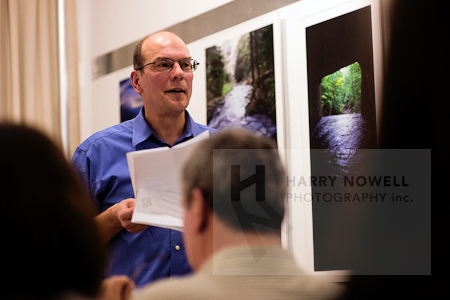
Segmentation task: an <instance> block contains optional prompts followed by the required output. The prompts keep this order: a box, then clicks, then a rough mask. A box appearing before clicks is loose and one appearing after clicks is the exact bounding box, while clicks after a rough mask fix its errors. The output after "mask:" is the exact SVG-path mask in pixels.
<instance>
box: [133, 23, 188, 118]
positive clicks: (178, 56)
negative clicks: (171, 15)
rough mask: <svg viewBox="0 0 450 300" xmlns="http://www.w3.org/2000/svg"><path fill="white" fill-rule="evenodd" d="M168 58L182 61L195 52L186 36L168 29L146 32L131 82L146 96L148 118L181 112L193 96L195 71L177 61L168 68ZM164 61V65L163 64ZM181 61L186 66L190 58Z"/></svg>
mask: <svg viewBox="0 0 450 300" xmlns="http://www.w3.org/2000/svg"><path fill="white" fill-rule="evenodd" d="M164 58H168V59H171V60H173V61H179V60H182V59H191V56H190V54H189V50H188V48H187V46H186V44H185V43H184V42H183V40H182V39H181V38H180V37H179V36H177V35H176V34H174V33H171V32H167V31H162V32H157V33H154V34H151V35H148V36H146V37H145V38H143V39H142V40H141V41H139V42H138V44H137V45H136V47H135V50H134V54H133V65H134V70H133V71H132V72H131V76H130V77H131V83H132V84H133V87H134V89H135V91H136V92H137V93H139V94H140V95H141V96H142V99H143V101H144V107H145V114H146V118H147V119H148V116H150V115H155V116H158V117H166V116H178V115H180V114H181V113H182V112H184V110H185V109H186V107H187V106H188V104H189V100H190V98H191V94H192V79H193V77H194V74H193V72H189V71H184V70H183V69H182V66H181V65H180V62H174V64H173V67H172V69H170V71H167V72H164V70H165V69H167V68H165V66H166V65H167V64H166V63H165V62H164V61H162V59H164ZM161 62H162V63H163V65H162V66H161V67H159V66H160V63H161ZM169 63H170V61H169ZM181 64H182V65H183V68H185V69H186V62H184V61H183V62H181ZM189 66H190V63H189ZM158 68H159V70H158ZM187 69H189V67H188V68H187ZM161 70H163V71H161Z"/></svg>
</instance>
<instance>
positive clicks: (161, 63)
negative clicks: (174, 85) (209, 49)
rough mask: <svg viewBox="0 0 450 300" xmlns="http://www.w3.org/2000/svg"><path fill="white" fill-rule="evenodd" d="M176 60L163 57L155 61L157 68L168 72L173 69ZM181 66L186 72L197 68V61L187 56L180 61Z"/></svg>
mask: <svg viewBox="0 0 450 300" xmlns="http://www.w3.org/2000/svg"><path fill="white" fill-rule="evenodd" d="M174 63H175V62H174V61H173V60H172V59H170V58H162V59H158V60H157V61H155V69H156V70H158V71H162V72H168V71H170V70H171V69H172V67H173V65H174ZM179 64H180V67H181V69H182V70H183V71H185V72H192V71H195V69H197V64H198V63H197V62H196V61H195V60H193V59H190V58H185V59H182V60H180V61H179Z"/></svg>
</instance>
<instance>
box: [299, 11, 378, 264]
mask: <svg viewBox="0 0 450 300" xmlns="http://www.w3.org/2000/svg"><path fill="white" fill-rule="evenodd" d="M305 30H306V52H307V72H308V75H307V80H308V83H307V84H308V106H309V133H310V155H311V156H310V157H311V177H314V178H334V179H336V184H335V185H330V184H328V185H317V186H311V193H312V195H316V198H315V199H313V201H312V217H313V235H314V268H315V271H326V270H352V269H354V268H355V266H358V263H359V261H358V259H355V257H356V256H355V254H354V251H353V250H354V249H355V247H356V246H355V245H358V247H361V246H362V245H361V243H362V241H364V242H365V240H364V239H361V238H360V236H358V234H346V233H347V232H351V231H353V232H355V231H354V229H355V228H358V226H359V224H361V222H364V217H363V216H367V215H370V213H368V212H367V211H368V210H370V209H371V207H368V206H367V205H366V206H364V205H358V204H362V203H359V202H358V201H355V202H346V203H344V202H342V201H339V199H338V201H319V195H327V196H332V197H336V196H339V195H355V193H358V191H359V192H366V193H368V191H369V189H368V188H367V187H359V186H356V187H355V186H350V185H348V186H346V185H345V184H343V182H344V181H343V180H342V179H343V178H344V177H351V176H354V177H358V176H363V177H364V176H368V175H371V174H370V172H371V170H373V168H368V167H367V166H368V165H370V163H371V153H373V152H371V149H376V147H377V134H376V126H375V124H376V109H375V85H374V63H373V62H374V57H373V42H372V21H371V6H366V7H363V8H361V9H358V10H355V11H351V12H348V13H346V14H343V15H340V16H337V17H335V18H332V19H325V20H323V21H322V22H320V23H317V24H314V25H311V26H309V27H306V28H305ZM333 199H334V198H333ZM321 200H323V199H321ZM361 235H363V234H362V233H361Z"/></svg>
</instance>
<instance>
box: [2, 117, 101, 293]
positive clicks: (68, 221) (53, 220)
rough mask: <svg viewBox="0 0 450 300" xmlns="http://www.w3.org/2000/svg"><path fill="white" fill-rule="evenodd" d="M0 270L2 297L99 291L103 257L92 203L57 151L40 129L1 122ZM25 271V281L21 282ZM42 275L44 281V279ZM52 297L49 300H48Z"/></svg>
mask: <svg viewBox="0 0 450 300" xmlns="http://www.w3.org/2000/svg"><path fill="white" fill-rule="evenodd" d="M0 140H1V141H2V147H0V190H1V196H0V197H1V205H2V210H3V211H4V212H6V213H4V214H3V216H2V221H3V223H4V224H5V225H7V226H8V228H7V229H6V230H5V231H4V232H3V234H2V239H3V241H4V244H3V245H2V247H0V260H1V265H2V270H3V271H4V272H5V274H7V276H6V277H5V279H4V280H6V283H5V284H4V286H5V288H6V289H4V290H2V295H3V296H5V298H6V299H9V298H14V299H19V298H20V299H22V298H23V299H50V298H52V297H56V296H58V295H61V294H63V293H67V292H71V293H77V294H81V295H84V296H88V297H95V296H97V294H98V291H99V288H100V284H101V281H102V279H103V278H104V268H105V266H106V252H105V251H104V249H103V246H102V245H101V244H100V242H99V235H98V233H97V229H96V226H95V223H94V211H93V206H92V204H91V203H90V201H89V198H88V196H87V194H86V193H85V190H84V189H83V188H82V185H81V183H80V182H79V181H78V179H77V177H76V175H75V173H74V172H73V171H72V169H71V168H70V166H69V163H68V161H67V160H66V159H65V157H64V156H63V154H62V153H61V151H60V149H59V148H57V146H56V145H55V144H54V143H53V142H52V141H51V140H50V139H49V138H48V137H47V136H45V135H44V134H42V133H41V132H39V131H37V130H35V129H32V128H28V127H25V126H21V125H13V124H0ZM24 274H26V277H27V278H29V279H30V280H27V282H26V284H24V282H23V280H18V278H23V277H24ZM43 274H45V276H43ZM52 299H53V298H52Z"/></svg>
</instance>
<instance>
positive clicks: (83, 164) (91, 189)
mask: <svg viewBox="0 0 450 300" xmlns="http://www.w3.org/2000/svg"><path fill="white" fill-rule="evenodd" d="M70 164H71V166H72V168H73V170H74V171H75V174H76V175H77V177H78V179H79V180H80V181H81V184H82V185H83V186H84V187H85V189H86V192H87V193H88V195H89V196H90V198H91V202H92V204H93V205H94V208H95V209H96V210H97V212H100V205H99V203H98V201H97V198H96V191H95V171H94V168H93V166H92V163H91V160H90V158H89V156H88V155H87V152H86V151H85V150H83V149H80V147H78V148H77V149H76V150H75V153H74V154H73V156H72V160H71V162H70Z"/></svg>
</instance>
